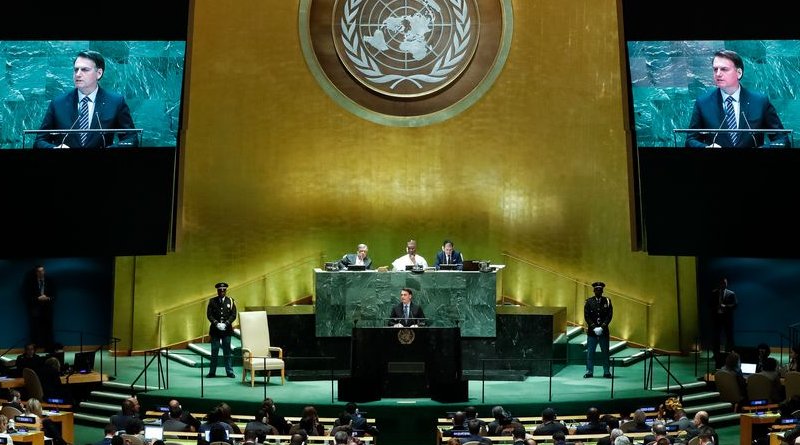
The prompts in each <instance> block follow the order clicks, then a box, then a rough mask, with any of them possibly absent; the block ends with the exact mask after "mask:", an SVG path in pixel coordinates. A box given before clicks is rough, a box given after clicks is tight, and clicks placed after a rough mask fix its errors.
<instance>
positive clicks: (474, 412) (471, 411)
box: [464, 405, 478, 420]
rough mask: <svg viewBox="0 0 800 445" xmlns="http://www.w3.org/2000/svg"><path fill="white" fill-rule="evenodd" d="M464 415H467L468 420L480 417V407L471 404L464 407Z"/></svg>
mask: <svg viewBox="0 0 800 445" xmlns="http://www.w3.org/2000/svg"><path fill="white" fill-rule="evenodd" d="M464 415H465V416H466V417H467V420H469V419H474V418H476V417H478V408H475V407H474V406H471V405H470V406H468V407H466V408H464Z"/></svg>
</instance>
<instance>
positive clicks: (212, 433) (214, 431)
mask: <svg viewBox="0 0 800 445" xmlns="http://www.w3.org/2000/svg"><path fill="white" fill-rule="evenodd" d="M208 437H209V439H210V440H209V442H226V441H227V438H228V434H227V430H226V429H225V427H224V426H222V424H220V423H215V424H213V425H211V429H210V430H209V433H208Z"/></svg>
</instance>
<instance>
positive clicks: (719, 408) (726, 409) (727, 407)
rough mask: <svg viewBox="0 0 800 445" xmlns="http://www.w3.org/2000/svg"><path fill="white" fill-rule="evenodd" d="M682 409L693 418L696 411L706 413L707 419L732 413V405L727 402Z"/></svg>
mask: <svg viewBox="0 0 800 445" xmlns="http://www.w3.org/2000/svg"><path fill="white" fill-rule="evenodd" d="M683 409H684V411H686V415H687V416H689V417H691V416H694V415H695V414H696V413H697V412H698V411H706V412H707V413H708V415H709V418H711V417H712V416H716V415H722V414H729V413H731V412H732V411H733V405H732V404H731V403H729V402H720V401H716V402H710V403H706V404H704V405H695V406H685V407H683Z"/></svg>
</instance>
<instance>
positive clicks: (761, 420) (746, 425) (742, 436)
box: [739, 414, 781, 445]
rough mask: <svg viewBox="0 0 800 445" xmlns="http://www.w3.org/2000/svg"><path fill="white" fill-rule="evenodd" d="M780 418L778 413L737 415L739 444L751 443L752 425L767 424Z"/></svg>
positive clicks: (750, 444)
mask: <svg viewBox="0 0 800 445" xmlns="http://www.w3.org/2000/svg"><path fill="white" fill-rule="evenodd" d="M780 418H781V415H780V414H742V415H741V416H739V444H740V445H752V443H753V427H754V426H757V425H767V426H769V425H772V424H774V423H775V422H777V421H778V419H780Z"/></svg>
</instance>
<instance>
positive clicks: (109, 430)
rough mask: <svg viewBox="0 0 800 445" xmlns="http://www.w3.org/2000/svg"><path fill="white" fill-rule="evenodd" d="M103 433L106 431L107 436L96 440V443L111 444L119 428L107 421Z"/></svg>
mask: <svg viewBox="0 0 800 445" xmlns="http://www.w3.org/2000/svg"><path fill="white" fill-rule="evenodd" d="M103 433H105V436H104V437H103V438H102V439H100V440H98V441H97V442H95V443H94V445H111V439H113V438H114V436H116V435H117V428H116V427H114V425H113V424H110V423H107V424H106V426H105V427H104V428H103Z"/></svg>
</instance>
